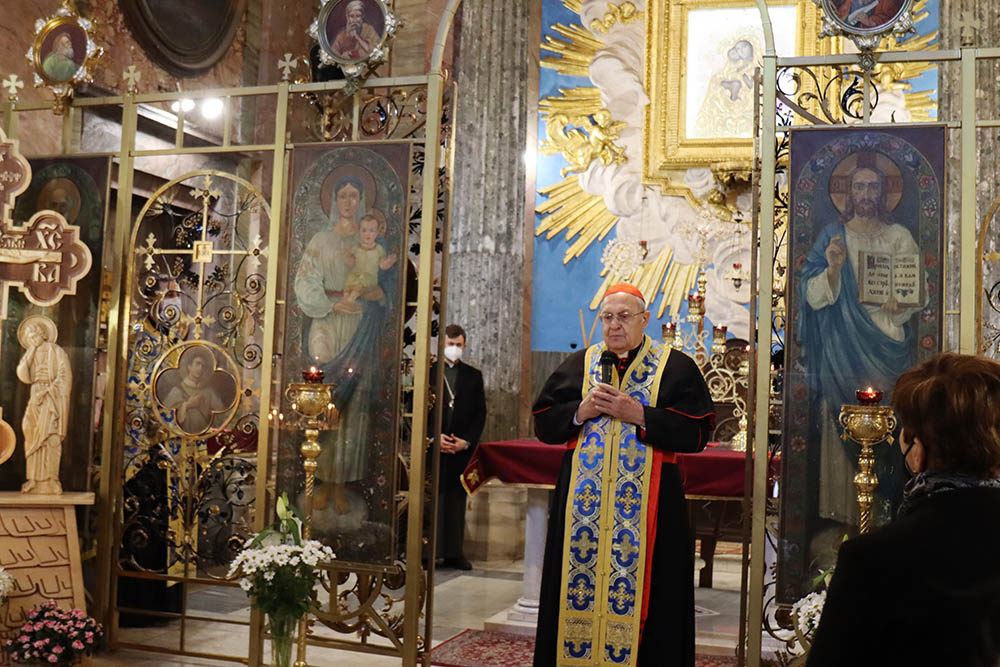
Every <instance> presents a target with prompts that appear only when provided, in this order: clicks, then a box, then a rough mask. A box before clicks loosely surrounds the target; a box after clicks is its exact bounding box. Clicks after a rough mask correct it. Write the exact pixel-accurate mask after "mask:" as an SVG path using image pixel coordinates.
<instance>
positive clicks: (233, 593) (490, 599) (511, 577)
mask: <svg viewBox="0 0 1000 667" xmlns="http://www.w3.org/2000/svg"><path fill="white" fill-rule="evenodd" d="M726 546H728V545H725V546H724V545H720V547H723V548H720V549H719V553H718V555H717V556H716V559H715V572H714V577H713V588H711V589H706V588H696V589H695V602H696V604H697V605H698V606H699V607H701V608H703V609H705V610H708V611H710V612H714V613H708V614H699V615H698V616H697V618H696V628H697V633H698V635H697V641H698V651H699V652H700V653H714V654H722V655H732V654H733V651H734V647H735V646H736V633H737V628H738V626H739V590H740V556H739V553H738V552H739V549H738V545H732V546H735V547H736V548H735V549H733V548H726ZM477 565H478V566H479V567H477V568H476V569H473V570H472V571H470V572H458V571H455V570H439V571H438V572H437V576H436V584H435V595H434V622H433V631H432V633H433V644H434V645H437V644H438V643H440V642H442V641H445V640H447V639H449V638H450V637H453V636H454V635H456V634H458V633H459V632H461V631H462V630H464V629H466V628H470V629H482V628H483V622H484V621H485V620H486V619H488V618H490V617H491V616H494V615H496V614H498V613H500V612H502V611H504V610H506V609H508V608H509V607H510V606H511V605H513V604H514V602H516V601H517V598H518V597H519V596H520V594H521V571H520V563H489V564H482V563H478V564H477ZM695 576H696V575H695ZM195 611H196V612H197V613H200V614H201V615H203V616H205V617H209V618H212V619H215V621H219V620H235V621H245V620H247V619H249V606H248V605H247V602H246V599H245V598H244V597H243V593H242V592H241V591H240V590H239V589H210V590H205V591H198V592H197V593H195V594H192V595H191V596H190V597H189V613H193V612H195ZM178 635H179V630H178V626H177V624H176V622H175V623H172V624H170V625H165V626H161V627H153V628H123V629H122V630H121V635H120V639H121V640H122V641H123V642H129V643H132V644H135V645H139V646H143V647H161V648H167V647H171V646H176V645H177V642H178ZM185 635H186V645H187V646H189V647H190V648H191V649H193V650H194V651H199V652H205V653H214V654H219V653H227V654H231V655H243V656H246V655H247V629H246V626H242V625H232V624H224V623H218V622H209V621H196V622H190V623H188V625H187V627H186V628H185ZM348 639H351V637H348ZM383 643H385V642H383ZM267 650H269V649H268V648H267V647H266V646H265V651H267ZM93 662H94V665H95V667H96V666H99V667H108V666H112V665H129V666H130V667H132V666H134V667H153V666H157V667H175V666H177V667H179V666H203V667H208V666H218V667H221V666H223V665H232V664H233V663H232V662H221V661H216V660H210V659H207V658H199V657H177V656H171V655H164V654H157V653H151V652H149V651H137V650H132V649H129V650H125V649H123V650H119V651H117V652H115V653H107V654H104V655H101V656H98V657H96V658H95V659H94V661H93ZM308 662H309V664H310V665H312V666H314V667H316V666H323V665H337V667H381V666H382V665H385V666H389V665H398V664H399V659H398V658H392V657H386V656H378V655H371V654H365V653H351V652H346V651H335V650H330V649H320V648H315V647H309V652H308Z"/></svg>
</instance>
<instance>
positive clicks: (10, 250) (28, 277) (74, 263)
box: [0, 129, 91, 463]
mask: <svg viewBox="0 0 1000 667" xmlns="http://www.w3.org/2000/svg"><path fill="white" fill-rule="evenodd" d="M30 183H31V166H30V165H29V164H28V161H27V160H26V159H24V156H23V155H21V153H20V152H19V151H18V149H17V140H16V139H11V140H8V139H7V135H6V134H4V132H3V130H2V129H0V325H2V323H3V321H4V320H6V319H7V299H8V297H9V293H10V289H11V288H12V287H17V288H18V289H19V290H21V292H22V293H23V294H24V296H25V297H26V298H27V299H28V301H30V302H31V303H33V304H35V305H38V306H51V305H53V304H56V303H58V302H59V300H60V299H62V297H63V295H64V294H76V284H77V282H78V281H79V280H80V279H81V278H83V277H84V276H85V275H87V272H88V271H89V270H90V264H91V257H90V249H89V248H88V247H87V246H86V244H84V243H83V242H82V241H81V240H80V228H79V227H77V226H75V225H71V224H69V223H67V222H66V219H65V218H64V217H63V216H62V215H61V214H59V213H56V212H55V211H39V212H38V213H35V214H34V215H33V216H31V219H30V220H29V221H28V222H27V223H26V224H25V225H24V226H22V227H18V226H16V225H14V221H13V219H12V216H13V212H14V200H15V199H16V198H17V196H18V195H19V194H21V193H22V192H24V191H25V190H26V189H27V188H28V185H29V184H30ZM52 342H55V341H52ZM2 343H3V339H2V337H0V345H2ZM2 356H3V349H2V347H0V357H2ZM15 442H16V440H15V437H14V430H13V429H12V428H11V427H10V424H8V423H6V422H5V421H4V420H3V408H0V463H3V462H4V461H6V460H7V459H8V458H9V457H10V455H11V453H13V451H14V445H15Z"/></svg>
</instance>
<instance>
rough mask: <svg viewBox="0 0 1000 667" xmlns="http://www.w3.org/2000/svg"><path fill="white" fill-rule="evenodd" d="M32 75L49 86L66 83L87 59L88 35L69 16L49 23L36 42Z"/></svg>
mask: <svg viewBox="0 0 1000 667" xmlns="http://www.w3.org/2000/svg"><path fill="white" fill-rule="evenodd" d="M34 53H35V71H36V72H37V73H38V75H39V76H41V77H42V78H43V79H45V80H46V81H48V82H49V83H66V82H67V81H70V80H71V79H73V77H75V76H76V73H77V72H78V71H79V70H80V68H81V67H82V66H83V63H84V61H85V60H86V59H87V31H86V30H84V29H83V27H82V26H81V25H80V24H79V23H77V21H76V19H75V18H74V17H72V16H61V17H59V18H57V19H54V20H52V21H49V23H48V24H46V25H45V27H43V28H42V30H41V32H39V33H38V37H36V38H35V45H34Z"/></svg>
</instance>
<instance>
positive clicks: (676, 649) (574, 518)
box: [532, 284, 715, 667]
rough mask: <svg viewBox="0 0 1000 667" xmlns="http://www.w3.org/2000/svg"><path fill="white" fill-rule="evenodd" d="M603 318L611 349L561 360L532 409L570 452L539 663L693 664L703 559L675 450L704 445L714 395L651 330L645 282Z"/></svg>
mask: <svg viewBox="0 0 1000 667" xmlns="http://www.w3.org/2000/svg"><path fill="white" fill-rule="evenodd" d="M600 318H601V322H602V325H603V332H604V343H599V344H596V345H592V346H591V347H589V348H587V349H586V350H581V351H579V352H577V353H575V354H573V355H572V356H570V357H569V358H568V359H566V361H564V362H563V363H562V364H561V365H560V366H559V368H557V369H556V371H555V372H554V373H553V374H552V375H551V376H550V377H549V379H548V381H547V382H546V383H545V386H544V387H543V388H542V391H541V393H540V395H539V396H538V399H537V400H536V401H535V405H534V407H533V409H532V413H533V415H534V418H535V433H536V435H537V436H538V438H539V439H540V440H542V441H543V442H546V443H551V444H563V443H566V444H567V446H568V449H567V451H566V456H565V458H564V459H563V463H562V468H561V470H560V474H559V480H558V482H557V484H556V489H555V493H554V494H553V498H552V505H551V508H550V512H549V526H548V538H547V542H546V545H545V560H544V565H543V568H542V587H541V596H540V598H541V600H540V609H539V615H538V630H537V634H536V638H535V658H534V665H535V667H549V666H555V665H559V666H560V667H562V666H564V665H565V666H573V665H581V666H585V665H598V664H605V663H601V660H602V659H603V660H606V661H609V662H611V663H614V664H621V665H633V666H636V665H639V666H652V665H669V666H670V667H673V666H683V667H690V666H693V665H694V583H693V572H694V554H693V548H692V547H693V545H692V536H691V530H690V526H689V525H688V520H687V512H686V509H685V503H684V489H683V486H682V484H681V478H680V474H679V472H678V469H677V465H676V464H675V462H674V461H675V455H674V453H675V452H698V451H701V450H702V449H703V448H704V447H705V445H706V443H707V442H708V438H709V434H710V433H711V429H712V427H713V424H714V420H715V414H714V412H713V406H712V401H711V398H710V396H709V392H708V388H707V387H706V385H705V381H704V378H703V377H702V374H701V371H700V370H699V369H698V367H697V365H696V364H695V363H694V361H693V360H692V359H691V358H690V357H688V356H686V355H685V354H683V353H682V352H680V351H679V350H671V349H670V348H669V347H667V346H664V345H662V344H660V343H657V342H654V341H653V340H651V339H650V338H649V337H648V336H646V335H645V334H644V333H643V331H644V329H645V327H646V324H647V323H648V322H649V312H648V311H647V310H646V304H645V300H644V299H643V297H642V294H641V292H639V290H638V289H637V288H635V287H634V286H632V285H624V284H623V285H615V286H613V287H611V288H609V290H608V291H607V293H606V295H605V298H604V301H603V303H602V308H601V313H600ZM602 355H603V356H602ZM602 371H603V372H602ZM609 380H610V381H609Z"/></svg>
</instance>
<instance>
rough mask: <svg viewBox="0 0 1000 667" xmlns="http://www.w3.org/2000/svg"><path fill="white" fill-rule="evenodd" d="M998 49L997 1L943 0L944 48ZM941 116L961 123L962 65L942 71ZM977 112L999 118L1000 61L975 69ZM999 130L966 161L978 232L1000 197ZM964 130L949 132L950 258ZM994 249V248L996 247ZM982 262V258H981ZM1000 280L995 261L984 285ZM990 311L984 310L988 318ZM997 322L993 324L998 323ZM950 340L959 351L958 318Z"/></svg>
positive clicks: (950, 325)
mask: <svg viewBox="0 0 1000 667" xmlns="http://www.w3.org/2000/svg"><path fill="white" fill-rule="evenodd" d="M998 45H1000V13H998V12H997V9H996V5H995V3H992V2H982V1H981V0H941V6H940V44H939V46H940V48H942V49H959V48H961V47H963V46H976V47H993V46H998ZM938 87H939V91H938V99H939V100H940V101H939V112H938V117H939V119H941V120H945V121H959V120H961V111H962V83H961V67H960V65H959V64H958V63H952V64H948V65H947V66H943V67H941V68H940V71H939V84H938ZM976 107H977V110H976V113H977V116H978V118H979V119H980V120H982V119H996V118H997V117H1000V60H983V61H980V63H979V64H978V65H977V66H976ZM998 140H1000V131H998V129H997V128H981V129H979V130H978V132H977V136H976V155H973V156H965V159H972V160H978V167H977V174H976V220H977V229H978V228H979V227H980V226H981V225H982V222H983V219H984V218H985V216H986V213H987V212H988V211H989V208H990V206H991V205H992V204H993V202H994V201H995V200H996V199H997V198H998V197H1000V188H998V185H1000V150H998V145H997V142H998ZM961 148H962V147H961V132H960V131H958V130H954V131H951V132H949V134H948V157H947V170H948V194H947V200H948V246H947V248H946V252H947V254H948V256H949V257H958V253H959V248H960V243H959V216H960V215H961V182H960V179H961V159H962V157H963V156H962V151H961ZM992 229H993V230H995V231H996V232H997V233H992V234H991V237H992V240H991V241H988V243H993V244H996V237H997V236H998V235H1000V221H996V222H994V224H993V225H992ZM993 248H994V249H996V245H994V246H993ZM977 261H978V259H977ZM958 270H959V267H958V263H957V262H952V263H951V264H950V265H949V267H948V277H947V280H948V283H947V284H948V293H947V295H946V299H947V300H946V305H947V308H948V310H957V308H958V286H959V272H958ZM997 281H1000V263H997V262H993V263H992V265H990V266H988V267H987V272H986V273H985V274H984V276H983V284H984V287H986V288H988V287H989V286H991V285H993V284H994V283H996V282H997ZM989 314H990V309H989V308H988V307H987V308H985V309H984V316H989ZM994 324H995V323H994ZM946 340H948V341H950V342H951V343H952V344H951V346H950V347H951V348H953V349H957V347H958V315H957V314H954V315H950V316H949V317H948V319H947V332H946Z"/></svg>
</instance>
